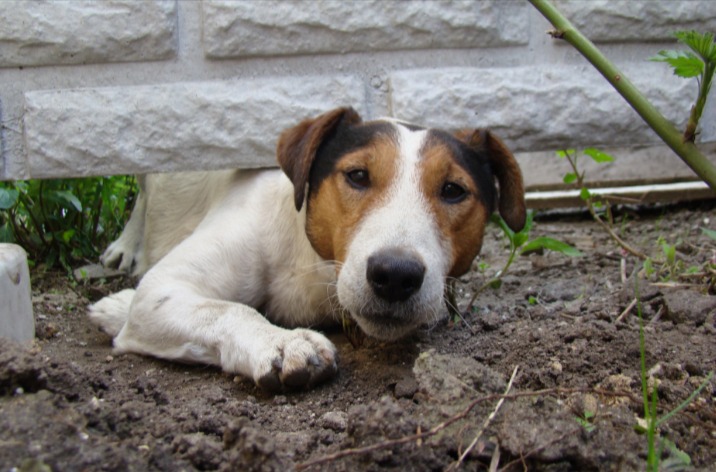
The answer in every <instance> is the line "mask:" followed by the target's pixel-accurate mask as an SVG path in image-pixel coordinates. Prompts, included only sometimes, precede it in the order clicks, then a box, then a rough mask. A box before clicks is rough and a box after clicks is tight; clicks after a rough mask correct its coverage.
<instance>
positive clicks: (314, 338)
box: [255, 329, 338, 392]
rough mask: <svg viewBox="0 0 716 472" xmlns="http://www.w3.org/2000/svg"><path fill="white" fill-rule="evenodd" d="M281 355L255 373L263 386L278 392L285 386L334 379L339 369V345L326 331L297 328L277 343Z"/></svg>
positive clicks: (303, 386) (301, 385) (306, 385)
mask: <svg viewBox="0 0 716 472" xmlns="http://www.w3.org/2000/svg"><path fill="white" fill-rule="evenodd" d="M276 350H277V351H278V356H277V357H274V358H273V359H272V361H271V367H270V369H266V370H268V372H265V371H264V372H263V373H261V374H260V375H258V376H255V379H256V383H257V384H258V386H259V387H260V388H262V389H263V390H267V391H270V392H279V391H281V390H283V389H285V388H288V389H300V388H305V387H312V386H314V385H316V384H319V383H322V382H325V381H326V380H329V379H331V378H332V377H334V376H335V375H336V373H337V372H338V366H337V364H336V357H337V355H336V348H335V347H334V346H333V344H332V343H331V342H330V341H329V340H328V339H326V338H325V337H324V336H323V335H321V334H319V333H316V332H313V331H310V330H303V329H297V330H293V331H291V332H290V333H289V334H288V335H287V336H286V337H284V338H283V339H282V340H281V342H280V343H278V345H277V346H276Z"/></svg>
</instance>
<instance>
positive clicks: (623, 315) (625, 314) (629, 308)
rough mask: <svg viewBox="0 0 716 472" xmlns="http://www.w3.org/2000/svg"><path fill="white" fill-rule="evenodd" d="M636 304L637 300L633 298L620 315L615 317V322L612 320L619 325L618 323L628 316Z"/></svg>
mask: <svg viewBox="0 0 716 472" xmlns="http://www.w3.org/2000/svg"><path fill="white" fill-rule="evenodd" d="M637 303H638V300H637V299H636V298H635V299H633V300H632V301H631V303H629V305H627V307H626V308H625V309H624V311H622V314H621V315H619V316H618V317H617V319H616V320H614V322H615V323H619V322H620V321H622V320H624V318H625V317H626V316H627V315H628V314H629V312H631V311H632V309H633V308H634V307H635V306H636V304H637Z"/></svg>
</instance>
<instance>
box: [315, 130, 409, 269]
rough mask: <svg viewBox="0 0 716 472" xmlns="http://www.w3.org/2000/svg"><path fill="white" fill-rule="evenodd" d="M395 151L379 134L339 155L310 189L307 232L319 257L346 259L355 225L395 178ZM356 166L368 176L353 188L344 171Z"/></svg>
mask: <svg viewBox="0 0 716 472" xmlns="http://www.w3.org/2000/svg"><path fill="white" fill-rule="evenodd" d="M398 152H399V151H398V149H397V145H396V143H395V142H394V141H393V139H392V138H391V137H390V136H388V135H385V134H378V135H376V137H375V139H374V140H372V141H371V143H370V144H369V145H368V146H365V147H363V148H361V149H358V150H355V151H353V152H350V153H348V154H346V155H345V156H343V157H341V158H340V160H339V161H338V162H337V163H336V165H335V168H334V170H333V172H332V173H331V174H330V175H329V176H328V177H327V178H325V179H324V180H323V181H322V182H321V184H320V186H319V187H318V188H317V189H312V190H311V194H310V197H309V201H308V219H307V222H306V234H307V235H308V239H309V240H310V241H311V244H312V246H313V248H314V249H315V250H316V252H317V253H318V254H319V255H320V256H321V257H322V258H324V259H326V260H333V261H337V262H343V261H344V260H345V256H346V252H347V250H348V246H349V245H350V243H351V241H352V240H353V235H354V234H355V232H356V229H357V228H358V226H359V225H360V223H361V221H362V220H363V218H364V217H365V215H367V214H368V213H370V211H371V209H372V208H375V207H376V205H378V204H379V203H380V202H381V201H382V199H383V197H384V195H385V194H386V192H387V191H388V189H389V188H390V184H391V182H392V181H393V179H394V178H395V174H396V161H397V159H398ZM359 169H360V170H367V171H368V174H369V176H370V185H369V186H368V187H367V188H365V189H357V188H354V187H353V186H351V185H350V184H349V183H348V181H347V180H346V173H348V172H350V171H353V170H359ZM337 267H340V264H338V266H337Z"/></svg>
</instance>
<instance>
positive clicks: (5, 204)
mask: <svg viewBox="0 0 716 472" xmlns="http://www.w3.org/2000/svg"><path fill="white" fill-rule="evenodd" d="M18 195H19V192H18V191H17V190H15V189H12V188H0V210H8V209H10V208H12V207H13V206H14V205H15V202H17V197H18Z"/></svg>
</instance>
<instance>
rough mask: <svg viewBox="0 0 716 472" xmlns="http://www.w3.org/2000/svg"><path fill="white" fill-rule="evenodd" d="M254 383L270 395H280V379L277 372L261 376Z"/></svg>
mask: <svg viewBox="0 0 716 472" xmlns="http://www.w3.org/2000/svg"><path fill="white" fill-rule="evenodd" d="M256 383H257V384H258V386H259V387H260V388H261V389H262V390H266V391H267V392H271V393H280V392H281V390H282V387H283V385H282V384H281V379H279V378H278V372H274V371H271V372H269V373H268V374H266V375H264V376H262V377H261V378H259V380H258V381H257V382H256Z"/></svg>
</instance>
